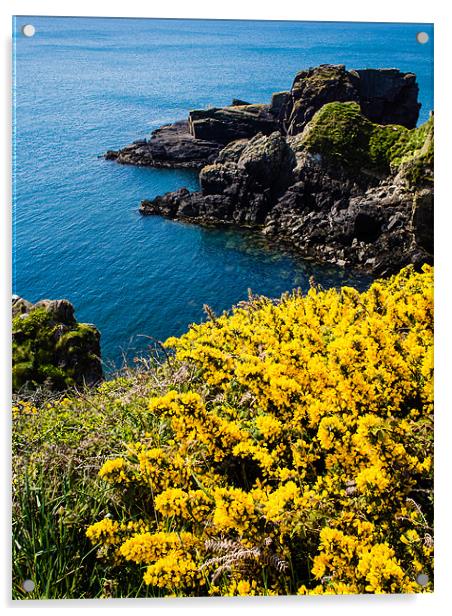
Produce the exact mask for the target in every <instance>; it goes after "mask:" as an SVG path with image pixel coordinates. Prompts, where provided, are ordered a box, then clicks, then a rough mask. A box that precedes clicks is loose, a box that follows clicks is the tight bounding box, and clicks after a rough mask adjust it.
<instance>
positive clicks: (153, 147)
mask: <svg viewBox="0 0 452 616" xmlns="http://www.w3.org/2000/svg"><path fill="white" fill-rule="evenodd" d="M220 150H221V145H220V144H218V143H214V142H211V141H207V140H204V139H196V138H195V137H194V136H193V135H192V134H191V133H190V131H189V127H188V122H186V121H180V122H175V123H174V124H169V125H167V126H162V128H159V129H157V130H155V131H154V132H153V133H152V136H151V138H150V139H149V141H140V142H138V143H137V142H135V143H132V144H130V145H128V146H126V147H125V148H123V149H122V150H119V151H117V152H115V151H113V150H108V151H107V153H106V154H105V158H106V159H107V160H116V161H117V162H118V163H121V164H127V165H137V166H151V167H169V168H174V167H179V168H195V169H196V168H200V167H202V166H203V165H205V164H206V163H207V162H209V161H210V160H214V159H215V157H216V156H217V155H218V153H219V152H220Z"/></svg>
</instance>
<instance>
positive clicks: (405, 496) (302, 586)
mask: <svg viewBox="0 0 452 616" xmlns="http://www.w3.org/2000/svg"><path fill="white" fill-rule="evenodd" d="M432 287H433V270H432V268H430V267H427V266H425V267H424V268H423V270H422V271H421V272H415V271H414V270H413V268H411V267H408V268H406V269H404V270H402V271H401V272H400V273H399V274H398V275H396V276H394V277H392V278H390V279H388V280H380V281H376V282H375V283H374V284H372V286H371V287H370V288H369V290H368V291H365V292H363V293H359V292H357V291H356V290H354V289H351V288H347V287H344V288H342V289H340V290H335V289H331V290H328V291H322V290H319V289H317V288H314V287H313V288H311V290H310V291H309V292H308V293H307V295H305V296H302V294H301V293H300V292H293V293H292V294H287V295H285V296H283V297H282V298H281V300H280V301H277V302H275V301H271V300H269V299H266V298H257V299H253V300H252V301H251V302H250V303H249V304H248V305H247V306H245V307H239V308H236V309H235V310H234V311H233V313H232V314H231V315H223V316H221V317H219V318H215V319H212V320H209V321H208V322H206V323H203V324H201V325H194V326H192V327H191V329H190V330H189V331H188V333H186V334H185V335H184V336H182V337H181V338H172V339H170V340H168V341H167V343H166V344H167V346H168V347H172V348H174V349H175V357H174V358H173V360H172V362H171V366H169V367H168V370H169V371H171V370H174V366H175V365H178V366H185V367H188V368H189V369H188V370H187V374H188V373H189V374H191V375H193V376H191V377H190V381H189V382H188V383H184V384H183V386H181V385H180V383H179V384H178V385H177V387H178V388H180V389H176V388H175V389H171V390H169V391H167V392H166V393H165V394H164V395H161V396H158V397H155V398H152V399H151V400H150V402H149V409H148V412H149V416H150V418H152V422H153V423H152V425H153V426H155V425H157V424H156V421H157V422H158V421H160V424H159V425H160V428H159V430H158V435H157V434H155V435H154V437H153V436H152V434H151V435H147V436H149V438H148V440H145V439H143V442H141V443H134V444H132V445H130V447H129V454H128V457H127V458H124V460H122V459H116V460H110V461H107V462H106V463H105V465H104V466H103V467H102V469H101V471H100V474H101V476H102V477H103V478H104V479H106V480H107V481H110V482H112V483H114V484H119V485H118V486H117V488H118V489H120V490H123V491H124V496H125V497H126V494H127V493H129V492H127V490H130V487H131V486H133V487H134V488H135V490H136V491H137V492H136V493H137V494H140V498H141V501H143V502H149V503H150V504H151V509H150V513H149V516H148V518H147V519H146V523H147V529H146V530H145V531H144V530H143V531H142V532H141V533H136V534H135V536H132V537H129V538H127V539H125V540H124V541H123V542H122V544H121V545H119V544H118V545H119V553H120V555H121V557H122V558H124V559H125V560H130V561H132V562H135V563H139V564H144V565H147V567H148V568H147V570H146V573H145V575H144V581H145V582H146V583H147V584H149V585H151V586H155V587H157V588H160V589H164V590H165V592H167V593H171V594H178V595H186V594H223V595H227V594H274V593H294V592H299V593H300V594H323V593H327V594H328V593H336V594H341V593H366V592H372V593H385V592H388V593H389V592H391V593H392V592H420V591H423V590H427V591H429V590H432V588H433V586H432V582H431V580H432V578H433V568H432V567H433V564H432V556H433V547H432V528H431V526H432V516H433V513H432V509H433V508H432V441H433V398H432V397H433V385H432V381H433V374H432V373H433V333H432V319H433V315H432V310H433V307H432V303H433V302H432ZM123 483H127V486H122V485H121V484H123ZM141 501H140V502H141ZM124 508H125V511H128V509H127V506H126V505H125V506H124ZM97 524H100V525H103V526H97V525H96V524H94V525H93V526H91V527H90V528H89V529H88V536H89V538H90V539H91V541H93V543H101V544H102V543H106V542H108V541H110V542H112V541H113V540H115V539H114V537H117V536H118V533H117V532H116V530H115V528H116V527H115V526H108V525H106V521H102V522H98V523H97ZM110 524H111V525H113V524H114V523H113V522H110ZM215 546H220V547H219V548H218V549H220V548H221V549H220V553H221V556H218V554H219V552H215V549H216V548H215ZM263 546H264V547H263ZM420 572H422V573H426V574H427V575H428V576H429V579H430V582H429V584H428V585H427V587H426V588H423V587H421V586H420V585H419V584H417V583H416V576H417V575H418V574H419V573H420Z"/></svg>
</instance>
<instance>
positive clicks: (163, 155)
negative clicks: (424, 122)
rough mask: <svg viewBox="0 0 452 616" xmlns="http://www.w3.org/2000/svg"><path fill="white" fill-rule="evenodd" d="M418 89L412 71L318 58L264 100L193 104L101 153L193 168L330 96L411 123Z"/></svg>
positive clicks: (306, 116)
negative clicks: (147, 133)
mask: <svg viewBox="0 0 452 616" xmlns="http://www.w3.org/2000/svg"><path fill="white" fill-rule="evenodd" d="M418 90H419V88H418V85H417V83H416V77H415V75H414V74H413V73H402V72H400V71H399V70H397V69H363V70H352V71H347V70H346V69H345V66H344V65H341V64H340V65H331V64H324V65H321V66H318V67H316V68H311V69H308V70H304V71H301V72H300V73H298V74H297V75H296V77H295V79H294V81H293V84H292V87H291V89H290V91H287V92H277V93H275V94H274V95H273V96H272V99H271V102H270V103H269V104H250V103H247V102H245V101H242V100H239V99H234V100H233V101H232V105H229V106H227V107H213V108H210V109H197V110H193V111H190V112H189V114H188V119H187V120H181V121H178V122H175V123H174V124H170V125H167V126H163V127H161V128H159V129H157V130H155V131H154V132H153V133H152V135H151V137H150V139H140V140H138V141H135V142H134V143H132V144H130V145H127V146H126V147H124V148H122V149H120V150H108V151H107V152H106V154H105V158H106V159H107V160H116V161H117V162H118V163H122V164H131V165H139V166H152V167H191V168H195V169H199V168H201V167H202V166H203V165H206V164H208V163H211V162H213V160H214V159H215V158H216V156H217V155H218V153H219V151H220V150H221V149H222V148H223V147H224V146H225V145H227V144H228V143H231V142H233V141H236V140H238V139H250V138H251V137H254V136H255V135H257V134H259V133H261V134H263V135H270V134H271V133H273V132H275V131H278V132H280V133H281V134H283V135H290V136H294V135H297V134H299V133H301V132H302V131H303V130H304V128H305V126H306V125H307V123H308V122H309V121H310V120H311V118H312V117H313V116H314V114H315V113H316V112H317V111H318V110H319V109H321V108H322V107H323V105H325V104H326V103H331V102H335V101H338V102H350V101H351V102H356V103H358V104H359V105H360V109H361V113H362V114H363V115H364V117H366V118H368V119H369V120H371V121H372V122H375V123H378V124H399V125H401V126H405V127H406V128H414V127H415V126H416V122H417V119H418V116H419V108H420V104H419V103H418V100H417V96H418Z"/></svg>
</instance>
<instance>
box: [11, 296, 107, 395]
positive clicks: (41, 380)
mask: <svg viewBox="0 0 452 616" xmlns="http://www.w3.org/2000/svg"><path fill="white" fill-rule="evenodd" d="M12 313H13V327H12V336H13V390H14V391H19V390H23V389H27V390H33V389H36V388H38V387H40V386H46V387H48V388H49V389H54V390H63V389H67V388H68V387H72V386H74V385H77V386H82V385H85V384H86V385H94V384H96V383H98V382H99V381H100V380H101V379H102V376H103V374H102V364H101V360H100V333H99V331H98V330H97V329H96V327H95V326H94V325H88V324H86V323H78V322H77V321H76V320H75V317H74V307H73V305H72V304H71V303H70V302H68V301H67V300H64V299H62V300H48V299H46V300H41V301H39V302H37V303H36V304H32V303H31V302H28V301H27V300H25V299H23V298H21V297H19V296H13V301H12Z"/></svg>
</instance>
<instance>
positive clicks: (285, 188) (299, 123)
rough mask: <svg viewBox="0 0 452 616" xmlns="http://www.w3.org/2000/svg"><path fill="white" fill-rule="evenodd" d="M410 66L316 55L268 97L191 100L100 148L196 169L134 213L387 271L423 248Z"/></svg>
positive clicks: (429, 236) (423, 156)
mask: <svg viewBox="0 0 452 616" xmlns="http://www.w3.org/2000/svg"><path fill="white" fill-rule="evenodd" d="M417 97H418V85H417V83H416V77H415V75H414V74H412V73H402V72H400V71H398V70H397V69H378V70H377V69H366V70H361V71H347V70H346V69H345V67H344V66H343V65H321V66H319V67H316V68H313V69H309V70H307V71H302V72H300V73H299V74H297V75H296V77H295V79H294V82H293V84H292V87H291V89H290V91H287V92H278V93H275V94H274V95H273V97H272V100H271V103H270V104H268V105H265V104H262V105H257V104H248V103H245V102H244V101H233V103H234V104H233V105H231V106H229V107H224V108H212V109H206V110H195V111H191V112H190V113H189V117H188V119H187V120H186V121H180V122H176V123H175V124H173V125H169V126H165V127H162V128H161V129H158V130H157V131H154V133H153V134H152V136H151V138H150V139H149V140H141V141H139V142H136V143H134V144H131V145H130V146H126V147H125V148H123V149H122V150H119V151H108V152H107V153H106V155H105V158H107V159H112V160H116V161H117V162H119V163H123V164H134V165H149V166H155V167H192V168H196V169H199V179H200V191H198V192H193V193H190V192H189V191H188V190H187V189H186V188H181V189H179V190H177V191H174V192H171V193H166V194H165V195H162V196H158V197H156V198H155V199H152V200H143V201H142V203H141V206H140V212H141V213H142V214H143V215H161V216H166V217H168V218H172V219H177V220H184V221H188V222H193V223H196V224H208V225H235V226H240V227H242V226H246V227H251V228H253V229H256V231H257V232H260V233H263V234H264V235H265V236H266V237H267V238H268V240H269V241H271V242H274V243H277V242H284V243H286V244H288V245H289V246H290V247H291V248H293V249H295V250H296V251H297V252H298V253H300V254H301V255H304V256H306V257H309V258H313V259H315V260H318V261H322V262H327V263H334V264H337V265H339V266H348V267H355V268H359V269H363V270H365V271H368V272H370V273H372V274H374V275H388V274H391V273H393V272H396V271H398V270H399V269H400V268H401V267H403V266H405V265H407V264H409V263H413V264H414V265H415V266H416V267H420V266H421V265H422V264H423V263H431V262H432V260H433V116H431V117H430V119H429V121H428V122H427V123H426V124H424V125H422V126H420V127H418V128H416V123H417V119H418V115H419V108H420V104H419V102H418V100H417Z"/></svg>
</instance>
